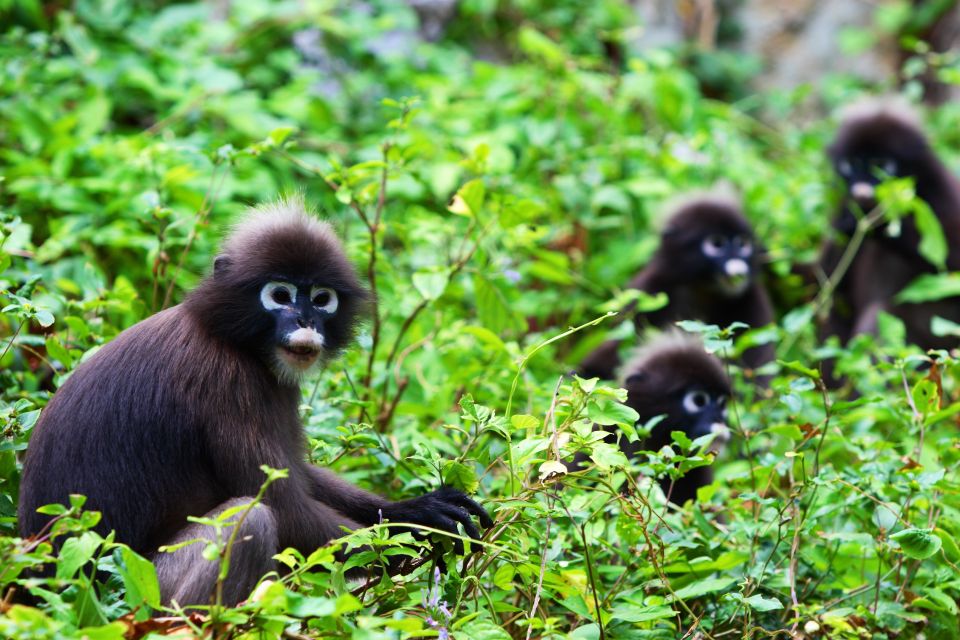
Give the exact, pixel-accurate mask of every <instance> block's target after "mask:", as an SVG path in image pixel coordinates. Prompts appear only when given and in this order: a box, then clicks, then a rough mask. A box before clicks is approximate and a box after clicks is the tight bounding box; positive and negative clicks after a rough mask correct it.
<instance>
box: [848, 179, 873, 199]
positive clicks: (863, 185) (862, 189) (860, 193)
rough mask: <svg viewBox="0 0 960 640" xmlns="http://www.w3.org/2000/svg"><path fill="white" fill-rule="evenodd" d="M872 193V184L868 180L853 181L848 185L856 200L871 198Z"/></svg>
mask: <svg viewBox="0 0 960 640" xmlns="http://www.w3.org/2000/svg"><path fill="white" fill-rule="evenodd" d="M873 194H874V188H873V185H872V184H870V183H869V182H854V183H853V184H852V185H850V195H852V196H853V197H854V199H855V200H858V201H866V200H872V199H873Z"/></svg>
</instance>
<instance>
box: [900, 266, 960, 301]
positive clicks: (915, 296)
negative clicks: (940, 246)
mask: <svg viewBox="0 0 960 640" xmlns="http://www.w3.org/2000/svg"><path fill="white" fill-rule="evenodd" d="M956 296H960V273H958V272H956V271H954V272H951V273H926V274H923V275H921V276H919V277H917V278H916V279H914V280H913V281H912V282H911V283H910V284H908V285H907V286H906V287H904V288H903V289H902V290H901V291H900V293H898V294H897V295H896V297H894V301H896V302H898V303H905V302H912V303H917V302H931V301H933V300H943V299H944V298H953V297H956Z"/></svg>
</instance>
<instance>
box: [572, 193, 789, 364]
mask: <svg viewBox="0 0 960 640" xmlns="http://www.w3.org/2000/svg"><path fill="white" fill-rule="evenodd" d="M760 253H761V252H760V250H759V247H758V246H757V242H756V239H755V237H754V233H753V229H752V228H751V226H750V223H749V222H748V221H747V219H746V217H744V215H743V212H742V210H741V207H740V203H739V202H738V200H737V199H736V198H734V197H732V196H730V195H727V194H725V193H721V192H719V191H718V192H706V193H699V194H694V195H691V196H689V197H687V198H685V199H683V200H681V201H680V202H679V204H676V205H674V207H673V208H672V209H671V213H670V214H669V216H668V218H667V221H666V223H665V225H664V227H663V231H662V232H661V234H660V246H659V247H658V249H657V251H656V252H655V253H654V255H653V258H652V259H651V260H650V263H649V264H647V266H646V267H644V268H643V269H642V270H641V271H640V272H639V273H638V274H637V275H636V276H634V277H633V279H632V280H630V282H629V283H628V284H627V288H630V289H639V290H640V291H643V292H646V293H649V294H656V293H661V292H662V293H666V294H667V296H668V298H669V302H668V303H667V306H665V307H663V308H661V309H658V310H656V311H652V312H647V313H637V312H636V311H635V309H632V308H629V309H627V310H626V313H632V314H633V316H634V324H635V325H636V328H637V330H638V331H640V330H642V329H644V328H646V327H656V328H665V327H669V326H671V325H672V324H673V323H674V322H676V321H678V320H700V321H702V322H705V323H708V324H715V325H718V326H721V327H726V326H729V325H731V324H733V323H734V322H743V323H745V324H748V325H750V326H751V327H753V328H756V327H761V326H764V325H767V324H769V323H770V322H772V321H773V307H772V305H771V303H770V297H769V295H768V294H767V291H766V289H765V288H764V286H763V283H762V282H761V281H760V279H759V278H758V272H759V269H760ZM619 346H620V345H619V342H618V341H616V340H608V341H606V342H604V343H603V344H602V345H600V347H598V348H597V349H596V350H594V351H593V352H592V353H591V354H590V355H588V356H587V357H586V358H585V359H584V360H583V362H581V363H580V367H579V371H578V372H579V374H580V375H581V376H583V377H599V378H604V379H608V380H609V379H612V378H613V377H614V374H615V372H616V371H617V369H618V367H619V366H620V364H621V359H620V355H619V353H618V351H619ZM773 352H774V347H773V345H772V344H765V345H761V346H757V347H753V348H751V349H748V350H747V351H746V352H745V353H744V354H743V364H744V365H745V366H747V367H749V368H751V369H755V368H757V367H759V366H761V365H763V364H765V363H767V362H769V361H771V360H772V359H773Z"/></svg>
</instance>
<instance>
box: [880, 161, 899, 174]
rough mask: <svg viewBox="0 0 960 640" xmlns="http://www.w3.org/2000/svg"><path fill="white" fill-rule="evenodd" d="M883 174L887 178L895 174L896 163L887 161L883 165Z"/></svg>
mask: <svg viewBox="0 0 960 640" xmlns="http://www.w3.org/2000/svg"><path fill="white" fill-rule="evenodd" d="M883 172H884V173H886V174H887V175H888V176H892V175H894V174H895V173H896V172H897V161H896V160H887V161H886V162H884V163H883Z"/></svg>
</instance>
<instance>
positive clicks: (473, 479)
mask: <svg viewBox="0 0 960 640" xmlns="http://www.w3.org/2000/svg"><path fill="white" fill-rule="evenodd" d="M443 483H444V484H447V485H450V486H451V487H454V488H456V489H460V490H461V491H463V492H465V493H474V492H475V491H476V490H477V488H478V487H479V486H480V481H479V480H478V479H477V472H476V471H475V470H474V469H473V467H470V466H467V465H465V464H463V463H462V462H456V461H453V460H447V461H446V462H445V463H444V465H443Z"/></svg>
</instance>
